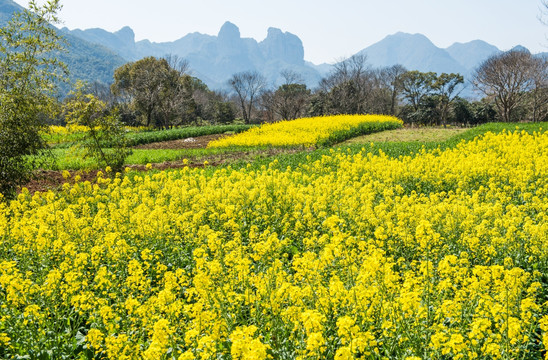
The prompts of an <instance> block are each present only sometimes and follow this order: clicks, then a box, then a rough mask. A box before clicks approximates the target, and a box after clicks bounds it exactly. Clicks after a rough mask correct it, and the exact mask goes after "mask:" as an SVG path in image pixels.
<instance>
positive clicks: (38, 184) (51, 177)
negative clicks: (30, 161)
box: [19, 170, 99, 194]
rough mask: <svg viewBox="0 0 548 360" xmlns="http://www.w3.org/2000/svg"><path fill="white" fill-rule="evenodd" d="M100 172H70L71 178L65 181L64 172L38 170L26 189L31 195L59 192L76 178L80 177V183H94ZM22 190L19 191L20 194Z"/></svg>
mask: <svg viewBox="0 0 548 360" xmlns="http://www.w3.org/2000/svg"><path fill="white" fill-rule="evenodd" d="M98 171H99V170H92V171H81V170H79V171H69V173H70V178H68V179H65V178H64V177H63V172H62V171H55V170H37V171H35V172H34V174H33V178H32V179H31V181H29V182H28V184H26V185H25V186H24V187H26V188H27V189H28V190H29V192H30V193H31V194H34V193H35V192H37V191H41V192H44V191H48V190H53V191H55V190H59V188H60V187H61V186H63V184H64V183H66V182H69V183H74V178H75V177H76V176H77V175H78V176H80V181H90V182H94V181H95V180H96V179H97V172H98ZM20 191H21V189H19V192H20Z"/></svg>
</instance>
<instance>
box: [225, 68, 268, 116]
mask: <svg viewBox="0 0 548 360" xmlns="http://www.w3.org/2000/svg"><path fill="white" fill-rule="evenodd" d="M228 84H229V85H230V87H232V89H233V90H234V92H235V93H236V96H237V98H238V102H239V104H240V108H241V110H242V116H243V118H244V121H245V123H246V124H249V123H250V122H251V117H252V111H253V104H254V103H255V102H256V101H257V99H258V97H259V96H260V94H261V92H262V91H263V90H264V89H265V87H266V79H265V78H264V76H262V75H261V74H259V73H258V72H257V71H246V72H240V73H237V74H234V75H232V77H231V78H230V79H229V80H228Z"/></svg>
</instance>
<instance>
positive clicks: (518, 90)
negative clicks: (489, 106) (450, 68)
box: [472, 51, 534, 122]
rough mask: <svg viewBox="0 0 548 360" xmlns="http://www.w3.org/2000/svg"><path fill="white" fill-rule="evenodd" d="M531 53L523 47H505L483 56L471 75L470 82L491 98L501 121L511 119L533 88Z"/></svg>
mask: <svg viewBox="0 0 548 360" xmlns="http://www.w3.org/2000/svg"><path fill="white" fill-rule="evenodd" d="M532 59H533V58H532V56H531V54H530V53H528V52H525V51H508V52H505V53H502V54H498V55H494V56H491V57H490V58H488V59H487V60H485V61H484V62H483V63H482V64H481V65H480V66H479V67H478V69H477V70H476V71H475V73H474V75H473V80H472V82H473V84H474V86H475V87H476V88H477V89H478V90H479V91H481V92H482V93H484V94H485V95H486V96H487V97H489V98H492V99H494V101H495V105H496V107H497V110H498V112H499V116H500V118H501V119H502V121H506V122H509V121H512V120H513V116H514V112H515V111H516V110H517V108H518V107H519V106H521V105H523V104H524V100H525V98H526V95H527V92H528V91H530V90H532V89H533V88H534V80H533V76H532V62H533V60H532Z"/></svg>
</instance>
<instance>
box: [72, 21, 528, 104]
mask: <svg viewBox="0 0 548 360" xmlns="http://www.w3.org/2000/svg"><path fill="white" fill-rule="evenodd" d="M62 31H63V32H65V33H66V34H70V35H73V36H75V37H78V38H80V39H82V40H85V41H87V42H89V43H92V44H96V45H101V46H104V47H105V48H107V49H109V50H110V51H112V52H114V53H115V54H116V55H118V56H120V57H122V58H123V59H125V60H127V61H136V60H139V59H142V58H144V57H147V56H155V57H162V56H165V55H167V54H170V55H176V56H179V57H182V58H185V59H186V60H188V62H189V65H190V68H191V71H192V74H193V76H196V77H198V78H200V79H201V80H202V81H204V83H206V84H207V85H208V86H209V87H210V88H213V89H223V88H226V86H227V80H228V79H229V78H230V77H231V76H232V75H233V74H234V73H238V72H243V71H257V72H259V73H261V74H262V75H263V76H265V78H266V79H267V80H268V81H269V82H270V83H271V84H272V85H275V86H276V85H279V84H280V83H281V82H282V80H283V79H282V76H281V74H280V73H281V71H283V70H291V71H293V72H295V73H298V74H299V75H300V76H301V78H302V80H303V82H304V83H305V84H306V85H307V86H308V87H309V88H315V87H317V86H318V83H319V81H320V80H321V79H322V78H323V77H324V76H326V75H327V74H328V73H329V72H330V71H331V70H332V69H333V64H325V63H324V64H313V63H311V62H308V61H305V59H304V45H303V43H302V41H301V40H300V39H299V37H298V36H297V35H294V34H291V33H289V32H284V31H282V30H280V29H277V28H272V27H271V28H268V30H267V35H266V38H265V39H264V40H262V41H257V40H255V39H252V38H242V37H241V35H240V31H239V29H238V27H237V26H236V25H235V24H232V23H231V22H226V23H225V24H224V25H223V26H222V27H221V29H220V31H219V33H218V34H217V35H216V36H213V35H205V34H201V33H198V32H194V33H191V34H188V35H185V36H184V37H182V38H180V39H178V40H176V41H173V42H162V43H155V42H151V41H149V40H141V41H135V34H134V32H133V30H132V29H131V28H130V27H127V26H126V27H123V28H122V29H120V30H119V31H116V32H108V31H106V30H103V29H99V28H96V29H87V30H80V29H75V30H69V29H67V28H63V29H62ZM512 50H521V51H528V50H527V49H525V48H523V47H521V46H516V47H515V48H513V49H512ZM501 52H502V50H500V49H498V48H497V47H496V46H494V45H491V44H489V43H487V42H485V41H482V40H474V41H470V42H467V43H454V44H453V45H451V46H450V47H448V48H445V49H443V48H439V47H437V46H436V45H434V44H433V43H432V42H431V41H430V40H429V39H428V38H427V37H426V36H424V35H422V34H408V33H403V32H398V33H396V34H393V35H388V36H386V37H385V38H384V39H382V40H381V41H379V42H377V43H375V44H373V45H371V46H368V47H366V48H365V49H363V50H361V51H359V52H358V53H357V54H356V55H365V56H367V62H368V64H369V65H370V66H371V67H372V68H381V67H389V66H393V65H397V64H399V65H402V66H404V67H405V68H406V69H408V70H418V71H421V72H429V71H433V72H436V73H459V74H462V75H463V76H464V77H465V79H467V78H469V76H470V75H471V74H472V72H473V71H474V70H475V69H476V68H477V66H478V65H479V64H481V63H482V62H483V61H484V60H485V59H487V58H488V57H490V56H492V55H495V54H498V53H501ZM333 59H334V63H335V60H336V59H340V57H337V54H333ZM465 93H466V94H468V95H470V94H471V92H470V91H469V90H467V91H465Z"/></svg>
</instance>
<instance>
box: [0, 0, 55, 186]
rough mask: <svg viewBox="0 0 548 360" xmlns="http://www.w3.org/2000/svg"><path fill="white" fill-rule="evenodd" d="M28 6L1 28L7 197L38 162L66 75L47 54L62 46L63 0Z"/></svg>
mask: <svg viewBox="0 0 548 360" xmlns="http://www.w3.org/2000/svg"><path fill="white" fill-rule="evenodd" d="M28 7H29V9H28V10H26V9H25V10H23V11H21V12H19V13H16V14H14V15H13V17H12V19H11V20H10V21H9V22H8V23H7V25H6V26H5V27H3V28H1V29H0V193H2V194H4V195H7V196H11V195H13V194H14V193H15V189H16V187H17V186H18V185H20V184H22V183H24V182H26V181H28V179H29V177H30V175H31V173H32V171H33V169H35V168H36V166H37V165H38V162H37V159H38V156H39V155H41V154H43V151H44V149H45V148H46V143H45V141H44V140H43V138H42V136H41V132H43V131H45V130H46V129H47V128H46V123H45V122H44V119H45V118H46V117H47V116H48V115H49V116H53V114H54V110H55V104H56V102H55V100H54V99H53V94H54V92H55V84H56V83H57V82H58V80H59V79H60V78H62V77H63V75H64V72H63V70H64V66H63V65H62V64H61V63H59V61H58V60H57V59H56V58H55V57H51V56H48V55H50V54H51V53H52V52H54V51H59V50H61V49H62V46H61V38H60V35H59V34H58V32H57V30H56V29H55V28H54V27H53V26H52V25H51V24H55V23H58V22H59V19H58V17H57V12H58V11H59V9H60V8H61V5H60V3H59V0H50V1H48V2H47V3H46V4H45V5H43V6H42V7H40V6H38V5H37V4H36V2H34V1H30V2H29V6H28Z"/></svg>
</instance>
